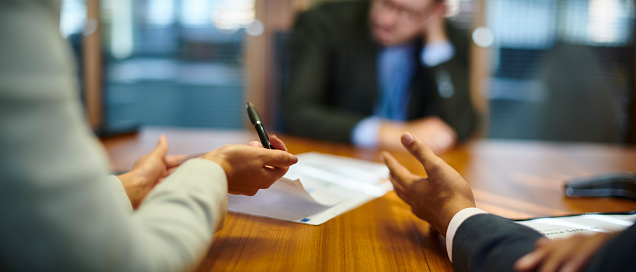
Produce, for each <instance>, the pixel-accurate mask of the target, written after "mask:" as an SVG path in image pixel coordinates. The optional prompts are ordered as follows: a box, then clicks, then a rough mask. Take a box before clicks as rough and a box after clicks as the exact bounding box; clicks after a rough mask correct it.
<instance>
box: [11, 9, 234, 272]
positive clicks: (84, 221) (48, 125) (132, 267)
mask: <svg viewBox="0 0 636 272" xmlns="http://www.w3.org/2000/svg"><path fill="white" fill-rule="evenodd" d="M59 8H60V1H56V0H3V1H0V37H1V38H0V222H1V223H0V270H2V271H182V270H189V269H192V268H193V267H194V266H196V265H197V262H198V261H199V260H200V259H201V258H202V256H203V254H205V252H206V250H207V249H208V247H209V245H210V243H211V240H212V235H213V233H214V231H215V230H216V229H217V228H218V227H219V226H220V224H221V223H222V222H223V218H224V215H225V212H226V210H225V207H226V196H227V180H226V177H225V174H224V172H223V170H222V169H221V167H220V166H219V165H217V164H215V163H212V162H210V161H205V160H202V159H194V160H190V161H188V162H186V163H185V164H184V165H182V166H181V167H180V168H179V169H178V170H177V171H176V172H174V173H173V174H172V175H171V176H170V177H168V178H167V179H165V180H164V181H163V182H162V183H161V184H159V185H157V187H156V188H155V189H154V190H153V191H152V192H151V194H150V195H149V196H148V197H147V199H146V200H145V201H144V203H143V204H142V206H141V207H140V209H139V210H138V211H136V212H134V213H130V212H129V211H127V210H126V209H125V207H124V205H121V199H118V194H117V193H115V190H113V187H112V186H113V183H112V181H113V180H112V179H111V180H109V177H108V168H107V165H108V164H107V160H106V157H105V154H104V152H103V150H102V149H101V147H100V145H99V143H98V142H97V141H96V139H95V138H94V137H93V135H92V132H91V130H90V129H89V127H88V126H87V125H86V123H85V120H84V119H83V114H82V110H81V107H80V103H79V97H78V92H77V86H76V85H77V83H76V81H77V79H76V77H75V75H76V73H75V70H74V69H73V68H72V66H71V64H70V63H71V61H70V60H71V57H70V53H69V50H68V48H67V45H66V43H65V42H64V41H63V40H62V38H61V37H60V36H59V30H58V26H59V12H60V9H59ZM120 194H121V192H120Z"/></svg>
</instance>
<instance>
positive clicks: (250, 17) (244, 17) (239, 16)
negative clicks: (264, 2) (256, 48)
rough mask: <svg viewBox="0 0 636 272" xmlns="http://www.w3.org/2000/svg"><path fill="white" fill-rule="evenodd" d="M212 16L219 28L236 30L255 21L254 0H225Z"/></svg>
mask: <svg viewBox="0 0 636 272" xmlns="http://www.w3.org/2000/svg"><path fill="white" fill-rule="evenodd" d="M211 17H212V22H213V23H214V26H216V28H218V29H219V30H222V31H223V30H226V31H234V32H235V31H236V30H238V29H239V28H243V27H247V26H248V25H249V24H251V23H252V22H253V21H254V1H253V0H249V1H236V0H234V1H223V2H221V3H219V4H218V6H217V7H216V9H215V10H214V11H213V13H212V16H211Z"/></svg>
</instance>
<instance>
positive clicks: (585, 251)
mask: <svg viewBox="0 0 636 272" xmlns="http://www.w3.org/2000/svg"><path fill="white" fill-rule="evenodd" d="M615 235H616V234H613V233H597V234H594V235H580V234H579V235H574V236H572V237H570V238H567V239H562V240H555V241H551V240H550V239H548V238H541V239H539V240H537V242H536V243H535V247H536V248H535V249H534V250H533V251H532V252H530V253H528V254H526V255H525V256H523V257H521V258H520V259H519V260H517V262H515V269H516V270H517V271H542V272H548V271H563V272H574V271H580V270H581V269H583V267H584V266H585V265H586V264H587V263H588V262H589V261H590V259H592V257H593V256H594V254H596V252H597V251H598V250H599V249H600V248H601V247H602V246H603V245H604V244H605V243H606V242H607V241H608V240H609V239H610V238H612V237H614V236H615Z"/></svg>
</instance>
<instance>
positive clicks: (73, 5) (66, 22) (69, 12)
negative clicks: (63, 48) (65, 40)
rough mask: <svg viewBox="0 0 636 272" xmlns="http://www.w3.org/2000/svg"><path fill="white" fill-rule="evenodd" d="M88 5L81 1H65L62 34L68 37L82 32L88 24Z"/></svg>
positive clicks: (61, 23)
mask: <svg viewBox="0 0 636 272" xmlns="http://www.w3.org/2000/svg"><path fill="white" fill-rule="evenodd" d="M85 21H86V5H85V3H84V2H83V1H81V0H64V1H63V2H62V11H61V17H60V33H61V34H62V36H63V37H68V36H69V35H71V34H74V33H80V32H82V28H83V27H84V24H85V23H86V22H85Z"/></svg>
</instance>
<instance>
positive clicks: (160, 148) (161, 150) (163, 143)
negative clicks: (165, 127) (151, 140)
mask: <svg viewBox="0 0 636 272" xmlns="http://www.w3.org/2000/svg"><path fill="white" fill-rule="evenodd" d="M152 153H153V154H154V155H157V156H161V157H165V156H166V154H168V139H167V138H166V135H163V134H161V135H160V136H159V141H158V142H157V146H155V149H154V150H153V151H152Z"/></svg>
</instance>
